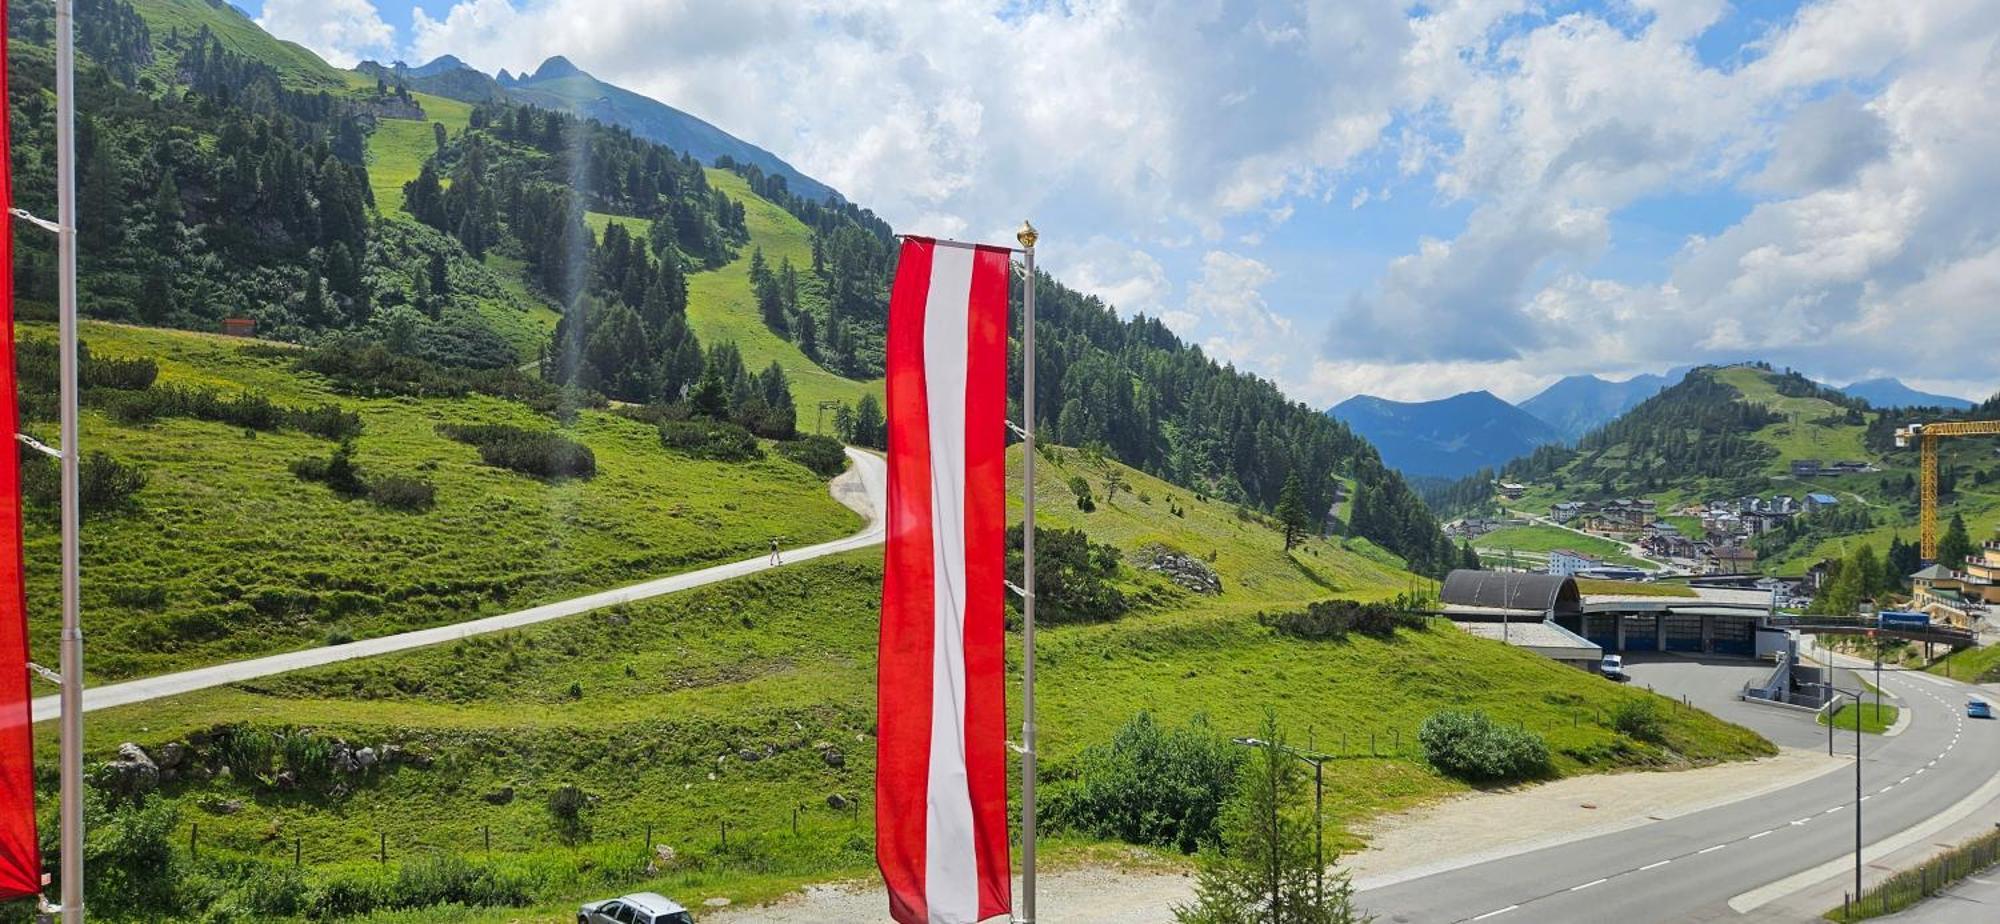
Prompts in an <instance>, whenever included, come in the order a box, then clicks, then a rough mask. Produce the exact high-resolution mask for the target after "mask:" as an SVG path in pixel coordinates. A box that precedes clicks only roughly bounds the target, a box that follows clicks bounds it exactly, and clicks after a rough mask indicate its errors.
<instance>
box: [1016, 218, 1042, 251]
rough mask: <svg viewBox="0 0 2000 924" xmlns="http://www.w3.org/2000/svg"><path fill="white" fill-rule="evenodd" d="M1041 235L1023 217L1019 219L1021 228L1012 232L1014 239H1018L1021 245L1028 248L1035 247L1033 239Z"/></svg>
mask: <svg viewBox="0 0 2000 924" xmlns="http://www.w3.org/2000/svg"><path fill="white" fill-rule="evenodd" d="M1041 236H1042V235H1041V232H1039V231H1036V230H1035V226H1034V225H1031V224H1029V223H1028V220H1027V219H1025V218H1024V219H1022V220H1021V230H1019V231H1016V232H1014V240H1017V241H1020V242H1021V246H1023V247H1026V248H1028V249H1029V250H1033V249H1034V248H1035V241H1037V240H1039V239H1041Z"/></svg>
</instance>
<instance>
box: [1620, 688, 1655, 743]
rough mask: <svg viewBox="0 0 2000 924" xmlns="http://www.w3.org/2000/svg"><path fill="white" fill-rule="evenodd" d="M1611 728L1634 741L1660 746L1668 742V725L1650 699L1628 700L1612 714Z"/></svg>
mask: <svg viewBox="0 0 2000 924" xmlns="http://www.w3.org/2000/svg"><path fill="white" fill-rule="evenodd" d="M1611 727H1613V728H1616V729H1618V732H1619V734H1622V735H1624V736H1625V737H1627V738H1631V739H1632V740H1634V741H1648V742H1652V743H1654V744H1658V743H1660V742H1661V741H1664V740H1666V737H1667V723H1666V720H1664V719H1662V718H1660V710H1659V708H1658V707H1657V706H1655V705H1653V701H1652V700H1650V699H1628V700H1626V701H1624V702H1622V703H1619V704H1618V708H1617V709H1615V710H1613V711H1612V713H1611Z"/></svg>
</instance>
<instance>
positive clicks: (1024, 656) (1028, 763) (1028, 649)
mask: <svg viewBox="0 0 2000 924" xmlns="http://www.w3.org/2000/svg"><path fill="white" fill-rule="evenodd" d="M1040 237H1041V235H1040V234H1038V233H1036V231H1035V226H1034V225H1031V224H1029V223H1027V222H1026V221H1023V222H1021V230H1020V232H1019V233H1017V234H1015V235H1014V239H1015V240H1018V241H1020V242H1021V252H1022V254H1023V256H1024V259H1025V260H1026V263H1027V277H1028V287H1027V289H1026V290H1025V291H1023V292H1022V294H1021V506H1022V512H1021V587H1022V591H1023V592H1022V594H1021V914H1020V917H1019V918H1018V919H1017V920H1019V921H1021V922H1022V924H1034V921H1035V241H1036V240H1037V239H1039V238H1040Z"/></svg>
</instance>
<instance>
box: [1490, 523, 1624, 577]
mask: <svg viewBox="0 0 2000 924" xmlns="http://www.w3.org/2000/svg"><path fill="white" fill-rule="evenodd" d="M1473 545H1474V546H1475V547H1476V548H1478V549H1479V551H1481V552H1483V553H1485V554H1486V555H1489V556H1494V557H1504V556H1505V554H1506V553H1507V552H1508V551H1509V550H1512V551H1515V552H1533V553H1536V554H1537V555H1547V554H1548V553H1550V552H1553V551H1555V550H1557V549H1569V550H1571V551H1576V552H1583V553H1585V554H1589V555H1595V556H1597V557H1599V558H1602V559H1604V560H1605V561H1609V562H1612V563H1614V564H1620V565H1633V566H1635V567H1649V566H1648V565H1646V563H1645V562H1642V561H1640V560H1639V559H1636V558H1633V557H1632V556H1631V554H1630V553H1628V552H1626V551H1625V547H1624V546H1623V545H1620V544H1619V543H1616V542H1612V541H1611V540H1609V539H1600V538H1598V537H1596V536H1586V535H1584V534H1582V533H1576V532H1571V531H1569V530H1567V529H1563V528H1562V527H1560V526H1548V525H1545V524H1541V523H1534V524H1529V525H1527V526H1505V527H1501V528H1500V529H1496V530H1494V531H1492V532H1490V533H1487V534H1486V535H1484V536H1480V537H1479V538H1478V539H1475V540H1473Z"/></svg>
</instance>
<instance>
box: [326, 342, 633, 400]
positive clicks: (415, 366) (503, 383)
mask: <svg viewBox="0 0 2000 924" xmlns="http://www.w3.org/2000/svg"><path fill="white" fill-rule="evenodd" d="M298 367H299V368H300V369H303V370H305V371H307V372H316V373H319V374H320V375H324V376H326V377H327V378H329V379H332V380H333V382H334V384H335V385H336V386H338V387H339V388H340V389H341V390H342V391H344V392H346V393H348V394H353V395H361V396H364V397H390V396H398V395H401V396H407V397H413V398H462V397H464V396H466V395H469V394H479V395H489V396H491V397H495V398H504V399H507V400H511V401H519V402H521V403H522V404H525V405H527V406H528V407H530V408H533V409H535V410H536V411H538V412H541V413H544V414H549V415H551V416H555V417H558V418H564V419H567V417H568V416H569V415H570V414H572V413H574V412H575V410H576V409H577V408H584V407H593V408H595V407H603V406H604V405H605V400H604V396H603V395H600V394H597V393H595V392H589V391H584V390H581V389H577V388H570V387H565V386H560V385H556V384H554V383H551V382H545V381H543V380H541V379H540V378H537V377H535V376H532V375H529V374H527V373H525V372H522V371H521V370H520V369H517V368H515V367H514V366H513V365H512V364H508V365H503V366H501V367H499V368H494V369H467V368H461V367H457V366H446V365H440V364H438V363H435V362H431V361H429V360H425V359H420V358H418V357H415V356H408V355H404V354H400V353H396V352H394V351H392V350H390V349H389V348H388V347H386V346H384V345H382V344H381V343H379V342H372V341H367V340H365V339H363V338H359V337H357V336H356V335H351V334H340V335H334V336H331V337H328V338H326V339H325V340H323V341H321V342H320V344H319V345H318V346H316V347H314V348H313V349H310V350H306V351H305V352H304V354H303V355H301V356H300V357H299V360H298Z"/></svg>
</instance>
